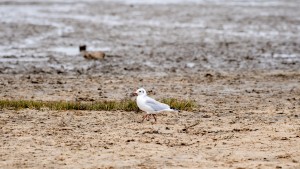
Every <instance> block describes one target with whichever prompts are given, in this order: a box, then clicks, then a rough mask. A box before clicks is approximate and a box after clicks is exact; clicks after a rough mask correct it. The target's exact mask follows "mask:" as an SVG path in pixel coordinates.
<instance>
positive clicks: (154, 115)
mask: <svg viewBox="0 0 300 169" xmlns="http://www.w3.org/2000/svg"><path fill="white" fill-rule="evenodd" d="M152 116H153V117H154V120H155V122H156V114H152Z"/></svg>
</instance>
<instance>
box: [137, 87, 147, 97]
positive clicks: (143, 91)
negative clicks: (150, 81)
mask: <svg viewBox="0 0 300 169" xmlns="http://www.w3.org/2000/svg"><path fill="white" fill-rule="evenodd" d="M135 94H137V95H138V96H141V95H147V93H146V90H145V89H143V88H139V89H137V90H136V91H135Z"/></svg>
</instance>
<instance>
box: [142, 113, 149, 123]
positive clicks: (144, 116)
mask: <svg viewBox="0 0 300 169" xmlns="http://www.w3.org/2000/svg"><path fill="white" fill-rule="evenodd" d="M147 115H148V114H145V115H143V120H142V122H144V120H145V118H146V117H147ZM142 122H141V123H142Z"/></svg>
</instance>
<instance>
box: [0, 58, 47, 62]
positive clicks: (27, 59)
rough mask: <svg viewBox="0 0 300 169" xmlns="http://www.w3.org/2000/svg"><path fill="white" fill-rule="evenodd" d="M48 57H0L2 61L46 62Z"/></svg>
mask: <svg viewBox="0 0 300 169" xmlns="http://www.w3.org/2000/svg"><path fill="white" fill-rule="evenodd" d="M46 61H48V58H32V57H31V58H0V62H46Z"/></svg>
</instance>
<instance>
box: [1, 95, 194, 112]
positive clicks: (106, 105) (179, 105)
mask: <svg viewBox="0 0 300 169" xmlns="http://www.w3.org/2000/svg"><path fill="white" fill-rule="evenodd" d="M162 102H163V103H166V104H169V105H170V106H171V107H172V108H175V109H177V110H185V111H191V110H193V109H195V108H196V104H195V102H194V101H191V100H178V99H174V98H171V99H162ZM26 108H29V109H36V110H41V109H44V108H46V109H49V110H94V111H100V110H105V111H115V110H124V111H139V108H138V107H137V105H136V102H135V100H130V99H124V100H118V101H96V102H72V101H34V100H0V109H14V110H20V109H26Z"/></svg>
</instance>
